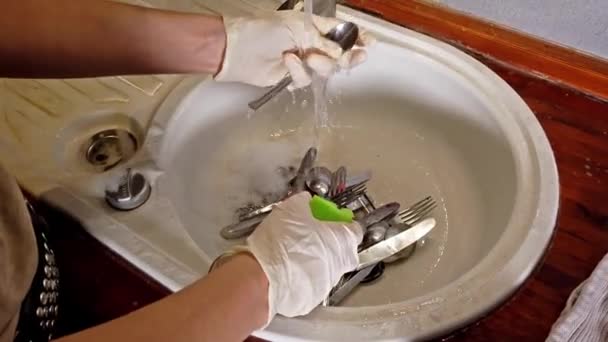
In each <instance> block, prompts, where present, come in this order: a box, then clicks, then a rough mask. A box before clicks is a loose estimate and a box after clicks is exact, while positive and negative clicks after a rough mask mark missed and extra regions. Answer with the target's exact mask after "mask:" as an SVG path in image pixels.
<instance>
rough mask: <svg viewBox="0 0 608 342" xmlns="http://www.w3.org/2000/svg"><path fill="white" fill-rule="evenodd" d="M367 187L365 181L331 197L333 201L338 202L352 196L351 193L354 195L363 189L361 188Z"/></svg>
mask: <svg viewBox="0 0 608 342" xmlns="http://www.w3.org/2000/svg"><path fill="white" fill-rule="evenodd" d="M365 189H366V185H365V183H362V184H358V185H355V186H352V187H350V188H348V189H346V190H344V191H343V192H341V193H339V194H337V195H336V196H333V197H332V198H331V200H332V201H333V202H337V201H340V200H342V199H343V198H347V197H351V195H352V194H353V193H356V192H359V191H361V190H365Z"/></svg>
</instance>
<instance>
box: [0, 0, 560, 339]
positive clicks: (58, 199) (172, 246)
mask: <svg viewBox="0 0 608 342" xmlns="http://www.w3.org/2000/svg"><path fill="white" fill-rule="evenodd" d="M186 2H187V1H185V2H184V3H186ZM236 2H238V1H236V0H235V1H231V2H229V1H224V2H221V4H220V3H218V2H212V1H209V0H195V1H194V2H193V4H197V5H196V6H194V5H193V6H194V7H196V10H197V11H201V10H202V9H201V6H203V5H205V6H211V9H212V10H213V11H217V12H222V13H224V12H223V10H224V8H223V7H222V6H224V4H228V3H230V5H226V7H227V8H229V9H233V10H234V11H237V12H238V11H240V10H241V9H242V7H240V5H235V3H236ZM146 3H148V1H146ZM243 3H247V4H248V6H253V5H251V4H250V3H249V2H243ZM256 4H257V2H256ZM220 7H222V8H220ZM239 13H241V12H239ZM338 16H339V17H340V18H342V19H344V20H349V21H353V22H355V23H357V24H358V25H360V26H362V27H364V28H366V29H367V30H369V31H370V32H372V33H373V34H374V35H376V36H377V37H378V38H379V43H378V44H377V45H376V46H375V47H373V48H372V50H371V51H370V58H369V61H368V62H367V63H365V64H364V65H361V66H360V67H358V68H356V69H355V70H353V71H351V72H344V73H340V74H338V75H336V76H335V77H333V78H332V79H331V80H330V81H329V83H328V85H327V98H328V106H327V110H326V113H327V122H326V123H327V125H326V127H322V128H321V129H318V130H315V129H314V128H313V127H315V125H314V123H315V116H314V115H313V112H314V111H313V106H314V101H313V98H312V94H311V92H310V91H298V92H296V93H294V94H293V95H292V94H291V93H288V92H285V93H283V94H281V95H280V97H278V98H277V99H276V100H275V101H272V102H270V103H268V104H267V105H266V106H264V107H263V108H262V109H261V110H260V111H258V112H256V113H248V112H247V106H246V104H247V102H248V101H250V100H252V99H254V98H256V97H257V96H259V95H260V94H261V93H262V92H263V90H262V89H258V88H254V87H248V86H243V85H238V84H218V83H215V82H213V81H212V80H211V79H210V78H209V77H205V76H200V77H186V78H181V77H175V76H141V77H122V78H106V79H94V80H58V81H49V80H36V81H24V80H10V81H8V80H7V81H5V82H4V87H0V88H2V89H0V97H1V98H2V100H3V102H2V104H3V105H4V106H3V107H1V108H0V112H3V114H4V120H3V121H0V129H2V131H3V132H4V134H3V136H2V139H0V151H3V152H6V153H2V154H0V155H1V156H2V161H3V163H4V165H6V166H7V167H8V168H9V170H11V171H12V172H13V173H14V174H16V175H17V176H18V177H19V180H20V182H21V184H23V185H24V186H25V187H26V188H27V189H28V190H30V191H31V192H33V193H35V194H37V195H39V196H41V197H43V198H44V199H46V200H47V201H49V202H52V203H53V204H55V205H57V206H59V207H61V208H63V209H65V210H66V211H67V212H69V213H71V214H72V215H74V216H75V217H76V218H77V219H78V220H79V221H80V222H82V224H83V226H84V227H85V229H87V230H88V231H89V232H90V233H91V234H92V235H93V236H94V237H95V238H97V239H98V240H100V241H101V242H102V243H104V244H105V245H106V246H108V247H109V248H111V249H112V250H114V251H115V252H116V253H118V254H120V255H121V256H123V257H124V258H125V259H127V260H128V261H129V262H131V263H132V264H133V265H135V266H136V267H138V268H140V269H141V270H142V271H143V272H145V273H146V274H148V275H149V276H151V277H152V278H154V279H155V280H157V281H158V282H159V283H161V284H163V285H164V286H166V287H167V288H168V289H170V290H173V291H177V290H179V289H181V288H183V287H185V286H187V285H188V284H190V283H191V282H193V281H194V280H196V279H197V278H199V277H200V276H202V275H204V274H205V273H206V270H207V268H208V266H209V264H210V262H211V261H212V260H213V258H215V257H216V256H217V255H218V254H219V253H220V252H222V251H223V250H224V249H226V248H228V247H229V246H231V245H232V244H234V243H240V242H242V241H226V240H224V239H222V238H221V237H220V236H219V233H218V232H219V230H220V229H221V227H222V226H223V225H224V224H226V223H228V222H230V220H231V216H232V214H233V212H234V210H235V209H236V208H237V207H239V206H241V205H243V204H245V203H246V202H247V201H250V200H252V199H253V200H255V199H256V197H255V196H256V195H255V194H256V192H259V191H262V190H265V189H268V188H272V187H273V186H276V185H277V183H276V182H275V181H273V175H274V173H273V172H274V170H275V168H276V167H278V166H287V165H294V164H295V163H297V161H298V159H299V158H300V157H301V156H302V154H303V152H304V151H305V150H306V149H307V148H308V147H309V146H311V145H314V144H317V145H318V146H319V148H320V155H319V158H320V163H322V164H324V165H328V166H330V167H331V168H336V167H338V166H340V165H345V166H347V168H348V170H349V172H350V173H353V174H354V173H357V172H364V171H366V170H371V171H372V173H373V180H372V181H371V182H370V184H369V188H370V193H371V194H372V195H373V197H374V198H375V199H376V201H377V202H387V201H399V202H401V203H402V204H403V205H404V206H406V205H408V204H411V203H413V202H416V201H417V200H419V199H421V198H423V197H426V196H428V195H432V196H433V197H434V198H435V199H436V200H437V201H438V204H439V205H438V208H437V209H436V210H435V212H434V216H435V218H436V219H437V221H438V223H439V224H438V226H437V227H436V228H435V230H434V231H433V232H432V233H431V234H430V236H429V237H428V238H427V239H426V240H425V242H424V245H421V246H420V247H419V248H417V251H416V253H415V254H414V256H413V257H412V258H411V259H409V260H407V261H406V262H403V263H399V264H393V265H390V267H387V270H386V273H385V274H384V276H383V278H382V279H381V280H380V281H379V282H376V283H374V284H371V285H369V286H362V287H360V288H358V289H357V290H356V292H355V293H353V294H352V296H350V297H349V298H348V299H347V300H346V301H345V302H344V303H343V305H342V306H340V307H331V308H319V309H317V310H315V311H314V312H313V313H311V314H310V315H308V316H306V317H301V318H295V319H287V318H284V317H277V318H276V319H275V320H274V321H273V322H272V324H271V325H270V326H269V327H268V328H267V329H266V330H264V331H259V332H256V333H255V334H256V336H259V337H262V338H266V339H269V340H298V341H302V340H374V339H376V340H378V339H381V340H393V339H394V340H412V339H413V340H417V339H427V338H431V337H435V336H442V335H444V334H446V333H449V332H450V331H453V330H454V329H457V328H459V327H462V326H464V325H466V324H469V323H472V322H474V321H475V320H477V319H479V317H480V316H482V315H484V314H487V313H488V312H490V311H491V310H493V309H494V308H496V307H497V306H498V305H499V304H501V303H502V302H503V301H504V300H506V299H507V298H508V297H509V296H510V295H511V294H512V293H513V292H514V291H515V290H516V289H517V288H518V287H519V286H520V285H521V284H522V283H523V281H524V280H525V279H526V278H527V277H528V276H529V275H530V273H531V271H532V270H533V269H534V267H535V266H536V265H537V264H538V262H539V261H540V260H541V257H542V254H543V253H544V250H545V249H546V247H547V245H548V243H549V241H550V239H551V236H552V233H553V228H554V224H555V219H556V214H557V208H558V178H557V171H556V167H555V161H554V159H553V154H552V151H551V148H550V146H549V143H548V141H547V139H546V137H545V135H544V133H543V131H542V129H541V127H540V125H539V124H538V122H537V121H536V119H535V117H534V115H533V113H532V112H531V111H530V109H529V108H528V107H527V106H526V105H525V103H524V102H523V101H522V99H521V98H519V97H518V95H517V94H516V93H515V92H514V91H513V90H512V89H511V88H510V87H509V86H508V85H507V84H506V83H505V82H504V81H502V80H501V79H500V78H499V77H498V76H496V75H495V74H494V73H492V72H491V71H490V70H488V69H487V68H486V67H484V66H483V65H482V64H480V63H479V62H477V61H475V60H474V59H472V58H470V57H469V56H467V55H466V54H464V53H462V52H460V51H458V50H457V49H455V48H452V47H450V46H448V45H446V44H443V43H441V42H439V41H437V40H434V39H431V38H429V37H426V36H424V35H421V34H418V33H415V32H413V31H410V30H407V29H404V28H400V27H397V26H394V25H391V24H388V23H386V22H383V21H380V20H377V19H375V18H372V17H370V16H367V15H363V14H361V13H358V12H355V11H352V10H349V9H347V8H344V7H340V8H339V11H338ZM321 112H323V111H321ZM84 114H86V115H84ZM320 121H322V122H325V121H324V120H320ZM36 122H38V123H40V122H42V123H43V125H40V124H38V125H36V124H35V123H36ZM42 128H44V129H42ZM106 130H126V131H128V132H129V133H130V134H133V139H134V140H135V143H137V146H138V147H142V146H143V148H140V150H139V151H138V152H139V153H138V154H136V155H135V157H133V158H132V160H129V163H130V165H131V166H132V167H134V168H136V169H139V170H141V171H142V172H144V173H145V175H146V176H147V177H148V179H149V180H150V181H152V182H153V190H152V195H151V197H150V199H149V200H148V202H147V203H146V204H145V205H143V206H142V207H141V208H139V209H137V210H134V211H130V212H117V211H115V210H112V209H111V208H109V207H108V206H107V204H106V203H105V201H104V200H103V189H104V186H105V185H106V184H108V180H109V179H112V178H113V177H114V175H115V174H114V171H115V170H111V171H109V172H100V171H99V169H97V168H91V167H89V166H86V167H85V165H83V164H82V160H83V156H84V155H85V154H84V152H83V147H82V145H83V144H84V143H85V142H86V141H88V139H90V137H91V135H95V134H98V133H99V132H103V131H106ZM15 151H20V152H21V153H15ZM102 159H103V158H102ZM123 166H124V165H123Z"/></svg>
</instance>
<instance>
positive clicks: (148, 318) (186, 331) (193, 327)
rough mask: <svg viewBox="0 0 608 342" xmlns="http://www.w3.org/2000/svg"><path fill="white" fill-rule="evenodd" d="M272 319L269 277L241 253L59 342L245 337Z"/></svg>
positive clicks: (200, 339) (180, 341)
mask: <svg viewBox="0 0 608 342" xmlns="http://www.w3.org/2000/svg"><path fill="white" fill-rule="evenodd" d="M267 319H268V280H267V278H266V276H265V274H264V272H263V270H262V268H261V267H260V265H259V264H258V262H257V261H256V260H255V259H254V258H253V256H251V255H250V254H238V255H236V256H234V257H232V259H230V260H228V261H227V262H226V263H225V264H223V265H222V267H219V268H218V269H217V270H214V271H213V272H211V273H210V274H209V275H207V276H206V277H205V278H203V279H201V280H199V281H198V282H196V283H194V284H193V285H191V286H190V287H188V288H186V289H184V290H183V291H180V292H178V293H175V294H173V295H171V296H169V297H167V298H165V299H163V300H160V301H158V302H156V303H154V304H151V305H149V306H147V307H145V308H143V309H140V310H138V311H135V312H133V313H131V314H129V315H126V316H124V317H121V318H118V319H116V320H114V321H111V322H108V323H106V324H102V325H100V326H97V327H94V328H91V329H88V330H85V331H83V332H80V333H76V334H74V335H71V336H67V337H64V338H61V339H59V340H56V341H57V342H80V341H83V342H84V341H86V342H107V341H114V342H118V341H129V342H140V341H141V342H154V341H163V342H164V341H173V342H182V341H183V342H191V341H243V340H245V339H246V338H247V336H249V335H250V334H251V332H252V331H255V330H256V329H259V328H261V327H262V326H264V324H265V323H266V321H267Z"/></svg>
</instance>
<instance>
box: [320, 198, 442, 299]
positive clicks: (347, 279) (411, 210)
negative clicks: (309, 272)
mask: <svg viewBox="0 0 608 342" xmlns="http://www.w3.org/2000/svg"><path fill="white" fill-rule="evenodd" d="M436 207H437V204H436V203H435V201H434V200H433V198H432V197H431V196H428V197H425V198H424V199H422V200H420V201H418V202H416V203H414V204H412V205H411V206H409V207H407V208H406V209H404V210H402V211H401V212H399V213H398V214H397V216H396V217H395V218H394V220H396V221H398V222H399V223H398V224H400V225H408V226H413V225H415V224H416V223H418V222H420V221H422V220H423V219H425V218H426V217H427V216H428V215H429V214H430V213H431V211H433V209H435V208H436ZM387 233H388V232H387ZM387 235H388V234H387ZM388 237H390V236H387V237H386V238H388ZM415 246H416V244H413V245H412V246H411V247H408V248H406V249H405V250H403V251H398V252H397V253H395V255H394V256H399V254H400V253H401V252H404V251H408V254H411V250H410V249H411V248H415ZM394 256H391V257H390V258H393V257H394ZM398 259H400V258H398ZM375 266H376V265H372V266H369V268H365V269H362V270H359V271H357V272H350V273H347V274H345V275H344V276H342V278H341V279H340V281H339V282H338V284H337V285H336V286H335V287H334V288H333V289H332V290H331V292H330V294H329V295H328V296H327V298H326V299H325V300H324V301H323V303H322V305H323V306H333V305H337V304H339V303H340V302H341V301H342V300H343V299H344V298H345V297H346V296H347V295H348V294H349V293H350V292H352V290H353V289H354V288H355V287H356V286H357V285H358V284H359V283H360V282H361V281H362V280H364V279H365V277H363V276H362V275H364V273H361V276H357V275H358V274H359V273H360V272H367V273H369V272H370V270H371V269H372V268H373V267H375ZM341 289H343V290H341ZM339 290H341V291H339Z"/></svg>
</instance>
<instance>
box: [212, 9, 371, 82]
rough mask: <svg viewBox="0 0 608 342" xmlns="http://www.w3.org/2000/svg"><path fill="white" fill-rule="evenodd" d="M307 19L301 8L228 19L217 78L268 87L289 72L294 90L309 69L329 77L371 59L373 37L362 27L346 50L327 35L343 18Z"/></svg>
mask: <svg viewBox="0 0 608 342" xmlns="http://www.w3.org/2000/svg"><path fill="white" fill-rule="evenodd" d="M307 20H308V18H307V17H306V14H305V13H303V12H301V11H297V10H292V11H277V12H270V13H267V14H265V15H262V16H257V17H237V18H230V17H225V18H224V26H225V29H226V38H227V41H226V51H225V54H224V61H223V63H222V66H221V69H220V71H219V73H218V74H217V75H216V76H215V79H216V80H218V81H228V82H242V83H248V84H252V85H256V86H260V87H267V86H272V85H275V84H276V83H278V82H279V81H280V80H281V79H282V78H283V77H285V76H286V75H287V74H288V73H289V74H290V75H291V77H292V79H293V83H292V85H291V86H290V88H292V89H293V88H302V87H305V86H307V85H309V84H310V82H311V76H310V74H309V72H308V71H307V67H308V68H310V69H312V70H314V71H315V72H317V73H318V74H319V75H321V76H322V77H328V76H330V75H331V74H332V73H333V72H334V71H335V70H336V67H337V66H339V67H341V68H344V69H350V68H352V67H354V66H356V65H358V64H360V63H362V62H363V61H364V60H365V59H366V56H367V55H366V51H365V49H364V48H365V47H366V46H368V45H369V44H371V43H372V42H373V41H374V39H373V38H372V37H371V36H369V35H368V34H367V33H365V32H363V31H362V30H360V31H359V40H358V42H357V44H356V46H355V47H353V49H351V50H350V51H347V52H344V51H342V49H341V48H340V46H339V45H338V44H337V43H335V42H333V41H331V40H329V39H326V38H324V37H323V35H324V34H326V33H327V32H329V31H330V30H331V29H332V28H333V27H335V26H337V25H338V24H339V23H341V21H340V20H338V19H334V18H325V17H319V16H313V25H308V24H307Z"/></svg>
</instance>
